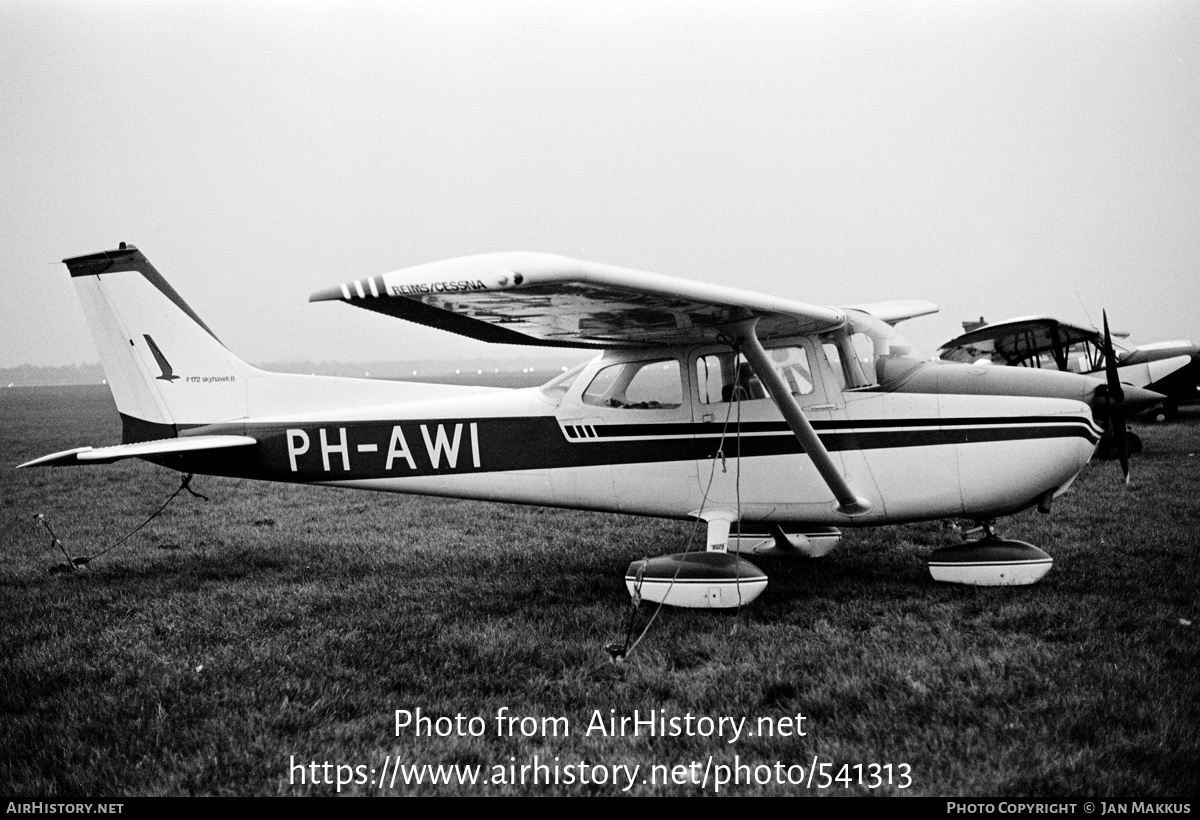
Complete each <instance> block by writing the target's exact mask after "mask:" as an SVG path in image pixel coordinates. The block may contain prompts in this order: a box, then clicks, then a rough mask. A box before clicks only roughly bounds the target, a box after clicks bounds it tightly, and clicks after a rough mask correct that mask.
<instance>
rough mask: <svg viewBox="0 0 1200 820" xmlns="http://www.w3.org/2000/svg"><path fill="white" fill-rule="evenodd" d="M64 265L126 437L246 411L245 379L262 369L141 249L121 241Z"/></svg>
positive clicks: (143, 437) (159, 434) (149, 436)
mask: <svg viewBox="0 0 1200 820" xmlns="http://www.w3.org/2000/svg"><path fill="white" fill-rule="evenodd" d="M63 263H64V264H66V266H67V269H68V270H69V271H70V272H71V278H72V281H73V282H74V283H75V287H76V291H77V292H78V294H79V300H80V302H81V303H82V305H83V310H84V313H85V314H86V316H87V321H88V326H89V327H90V328H91V331H92V336H93V338H94V339H95V341H96V347H97V349H98V350H99V353H100V360H101V364H102V365H103V366H104V373H105V376H106V377H107V380H108V385H109V389H110V390H111V391H112V395H113V399H114V400H115V401H116V404H117V411H118V412H119V413H120V414H121V421H122V425H123V433H122V441H123V442H125V443H130V442H139V441H150V440H155V439H164V438H173V437H175V436H177V435H178V434H179V430H180V428H186V427H193V426H198V425H202V424H214V423H218V422H227V421H234V420H237V419H242V418H245V417H246V416H247V409H248V408H247V393H248V387H247V383H248V379H250V378H251V377H253V376H255V375H258V374H260V373H261V371H259V370H258V369H257V368H254V367H251V366H250V365H248V364H246V363H245V362H243V361H242V360H241V359H239V358H238V357H236V356H234V355H233V354H232V353H231V352H230V351H229V350H228V349H227V348H226V347H225V345H223V344H221V342H220V340H218V339H217V337H216V335H215V334H214V333H213V332H212V331H211V330H210V329H209V328H208V326H207V325H206V324H204V322H203V321H202V320H201V319H200V317H199V316H197V315H196V313H195V311H193V310H192V309H191V308H190V307H188V305H187V303H186V302H184V301H183V299H182V297H180V296H179V294H178V293H176V292H175V290H174V288H172V287H171V286H170V285H169V284H167V282H166V280H165V279H163V278H162V276H161V275H160V274H159V272H158V271H157V270H155V269H154V266H153V265H151V264H150V262H149V260H148V259H146V257H145V256H144V255H143V254H142V252H141V251H139V250H138V249H137V248H135V247H134V246H132V245H126V244H125V243H124V242H122V243H121V246H120V247H119V248H117V249H115V250H109V251H101V252H100V253H94V254H89V255H87V256H76V257H72V258H70V259H64V260H63Z"/></svg>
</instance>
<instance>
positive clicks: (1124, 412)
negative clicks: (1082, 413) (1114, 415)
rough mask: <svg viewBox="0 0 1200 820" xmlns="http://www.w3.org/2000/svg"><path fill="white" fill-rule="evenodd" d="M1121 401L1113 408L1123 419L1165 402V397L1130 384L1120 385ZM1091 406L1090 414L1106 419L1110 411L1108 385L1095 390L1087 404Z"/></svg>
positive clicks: (1111, 408) (1102, 385)
mask: <svg viewBox="0 0 1200 820" xmlns="http://www.w3.org/2000/svg"><path fill="white" fill-rule="evenodd" d="M1121 395H1122V400H1121V401H1120V403H1119V405H1118V406H1117V407H1116V408H1115V409H1117V410H1118V411H1119V413H1120V415H1121V416H1122V417H1124V418H1129V417H1131V416H1135V415H1137V414H1138V413H1140V412H1142V411H1143V410H1149V409H1150V408H1151V407H1154V406H1155V405H1158V404H1161V403H1162V402H1164V401H1166V398H1167V397H1166V396H1164V395H1163V394H1162V393H1155V392H1154V391H1153V390H1147V389H1146V388H1144V387H1134V386H1133V385H1131V384H1122V385H1121ZM1088 404H1090V405H1091V406H1092V412H1093V413H1095V415H1096V417H1097V419H1099V418H1101V417H1103V418H1107V417H1108V416H1109V415H1110V413H1111V412H1112V410H1113V409H1114V408H1113V407H1112V402H1110V401H1109V396H1108V385H1106V384H1101V385H1100V386H1098V387H1097V388H1096V391H1095V393H1093V395H1092V400H1091V401H1089V402H1088Z"/></svg>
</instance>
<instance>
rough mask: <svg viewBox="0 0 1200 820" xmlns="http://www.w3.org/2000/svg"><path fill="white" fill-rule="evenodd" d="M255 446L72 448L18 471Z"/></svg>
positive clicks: (175, 441)
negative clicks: (30, 468)
mask: <svg viewBox="0 0 1200 820" xmlns="http://www.w3.org/2000/svg"><path fill="white" fill-rule="evenodd" d="M252 444H258V440H257V439H254V438H251V437H250V436H189V437H185V438H167V439H160V440H158V441H139V442H136V443H134V444H117V445H114V446H112V447H76V448H74V449H72V450H63V451H62V452H58V453H51V454H50V455H48V456H42V457H41V458H35V459H34V460H33V461H27V462H25V463H24V464H19V465H17V469H18V470H19V469H21V468H22V467H66V466H77V465H80V464H112V463H113V462H114V461H120V460H121V459H125V458H143V457H145V456H162V455H173V454H176V453H195V452H201V451H205V450H225V449H229V448H231V447H249V446H250V445H252Z"/></svg>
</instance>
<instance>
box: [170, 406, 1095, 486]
mask: <svg viewBox="0 0 1200 820" xmlns="http://www.w3.org/2000/svg"><path fill="white" fill-rule="evenodd" d="M813 426H814V427H816V428H817V432H818V435H819V437H820V439H821V442H822V443H823V444H824V445H825V447H826V448H827V449H828V450H830V451H834V452H836V451H842V450H877V449H891V448H908V447H932V446H944V445H950V444H977V443H984V442H997V441H1022V440H1036V439H1052V438H1075V437H1078V438H1083V439H1085V440H1087V441H1088V442H1089V443H1090V444H1093V445H1094V444H1095V443H1096V442H1097V441H1098V440H1099V433H1098V431H1097V429H1096V428H1095V427H1094V426H1093V425H1092V424H1091V423H1090V422H1089V421H1087V420H1084V419H1082V418H1079V417H1071V416H1043V417H1022V416H1018V417H1009V418H965V419H909V420H904V421H897V420H888V421H883V420H869V421H853V422H848V421H824V422H815V423H814V425H813ZM585 427H586V430H585V429H584V428H585ZM571 428H574V429H571ZM723 428H724V435H722V429H723ZM189 432H194V433H205V434H216V433H236V434H239V435H249V436H253V437H254V438H256V439H258V442H259V443H258V446H256V447H253V448H246V450H245V451H238V452H236V453H221V454H204V453H200V454H195V455H188V456H180V457H179V459H178V460H172V461H171V462H170V464H169V466H173V467H176V468H177V469H190V470H193V471H195V472H202V473H216V474H222V475H238V476H245V477H254V478H271V479H278V480H285V481H300V482H307V481H337V480H356V479H372V478H404V477H415V476H431V475H454V474H459V473H478V472H504V471H513V470H549V469H560V468H568V467H588V466H597V465H605V464H648V463H656V462H673V461H687V460H705V459H711V458H714V457H715V456H716V455H717V453H718V451H719V452H720V453H721V454H722V455H724V456H725V457H729V458H733V457H737V456H741V457H747V458H752V457H756V456H774V455H787V454H799V453H801V452H803V450H802V448H801V447H800V443H799V442H798V441H797V440H796V437H795V436H794V435H793V434H792V431H791V430H790V429H789V428H788V427H787V425H786V423H784V422H782V421H780V422H747V423H743V424H742V425H741V429H740V435H739V430H738V429H737V426H736V425H730V426H729V427H728V428H725V427H724V425H721V424H715V423H692V422H678V423H672V424H661V423H654V424H588V425H580V424H575V425H566V427H565V428H564V426H561V425H560V424H559V422H558V421H557V420H556V419H555V418H553V417H551V416H533V417H518V418H475V419H472V418H462V419H431V420H421V419H415V420H411V421H410V420H399V421H353V422H350V421H348V422H337V421H329V422H325V423H323V424H312V423H308V422H306V423H298V424H294V425H287V424H255V423H249V424H245V425H225V424H222V425H211V426H207V427H203V428H196V429H195V430H191V431H189ZM160 463H167V462H160ZM181 464H182V465H183V466H180V465H181Z"/></svg>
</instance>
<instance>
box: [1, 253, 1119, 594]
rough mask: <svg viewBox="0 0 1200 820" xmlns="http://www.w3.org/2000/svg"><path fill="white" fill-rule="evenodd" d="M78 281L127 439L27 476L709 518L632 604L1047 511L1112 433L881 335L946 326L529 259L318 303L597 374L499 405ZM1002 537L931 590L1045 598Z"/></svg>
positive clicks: (1071, 404)
mask: <svg viewBox="0 0 1200 820" xmlns="http://www.w3.org/2000/svg"><path fill="white" fill-rule="evenodd" d="M65 262H66V265H67V267H68V269H69V271H70V274H71V276H72V278H73V281H74V283H75V285H76V288H77V290H78V293H79V296H80V299H81V301H82V303H83V306H84V310H85V313H86V315H87V319H88V322H89V324H90V326H91V329H92V332H93V334H94V336H95V339H96V343H97V346H98V347H99V350H100V355H101V359H102V362H103V365H104V368H105V372H106V374H107V376H108V384H109V386H110V387H111V389H112V393H113V397H114V399H115V401H116V405H117V409H118V410H119V412H120V414H121V419H122V422H123V440H122V443H121V444H118V445H114V446H107V447H96V448H92V447H80V448H77V449H73V450H68V451H65V452H62V453H55V454H53V455H49V456H45V457H43V458H40V459H37V460H35V461H32V462H29V463H28V464H25V465H22V466H33V465H67V464H102V463H109V462H113V461H116V460H118V459H123V458H135V457H136V458H142V459H145V460H148V461H151V462H154V463H156V464H160V465H163V466H166V467H170V468H172V469H176V470H179V471H182V472H189V473H198V474H210V475H224V476H238V477H245V478H256V479H265V480H271V481H286V482H295V483H301V484H327V485H334V486H339V487H353V488H360V489H371V490H385V491H391V492H400V493H417V494H427V495H436V496H447V497H457V498H471V499H485V500H492V501H504V502H514V503H521V504H538V505H546V506H552V507H564V508H577V509H588V510H599V511H609V512H618V513H628V514H637V515H646V516H660V517H664V518H672V519H693V520H696V519H698V520H700V521H703V522H704V523H705V524H706V526H707V547H708V549H707V551H706V552H702V553H683V554H679V555H674V556H666V557H663V558H658V559H655V560H652V561H649V562H634V564H633V565H631V567H630V572H629V575H628V577H627V582H628V583H629V584H630V585H631V587H632V586H637V587H638V588H639V592H640V594H641V596H642V597H644V598H647V599H651V600H665V601H666V602H667V603H671V604H677V605H683V606H713V607H727V606H736V605H739V604H744V603H748V602H749V601H750V600H752V599H753V597H755V596H756V595H757V594H758V593H759V592H760V591H761V589H762V588H763V586H765V583H766V578H765V576H764V575H763V573H762V572H761V571H760V570H758V569H757V568H756V567H754V566H753V565H752V564H750V563H749V562H748V561H746V560H745V559H743V558H741V557H740V556H739V555H738V554H737V553H739V552H742V551H767V552H770V553H772V554H796V555H803V554H807V555H819V554H823V553H824V552H827V551H828V550H829V549H831V548H832V547H833V546H834V545H836V543H837V541H838V539H839V531H838V529H837V528H838V527H844V526H852V527H858V526H875V525H885V524H895V523H901V522H912V521H920V520H929V519H944V518H966V519H973V520H976V521H979V522H981V523H982V522H990V521H991V520H992V519H994V518H996V517H998V516H1003V515H1008V514H1012V513H1015V512H1018V511H1021V510H1024V509H1027V508H1029V507H1033V506H1040V507H1041V508H1042V509H1048V508H1049V505H1050V502H1051V500H1052V499H1053V498H1055V497H1056V496H1058V495H1059V494H1061V493H1062V492H1064V491H1065V490H1066V489H1067V487H1068V486H1069V485H1070V484H1071V482H1072V481H1073V480H1074V479H1075V477H1076V475H1078V473H1079V471H1080V470H1081V469H1082V468H1083V467H1084V465H1085V464H1086V463H1087V462H1088V460H1089V458H1090V457H1091V455H1092V452H1093V450H1094V449H1095V446H1096V443H1097V441H1098V440H1099V437H1100V432H1101V431H1100V428H1099V426H1098V425H1097V424H1096V422H1095V420H1094V418H1093V406H1094V401H1093V400H1094V398H1095V396H1096V395H1097V393H1098V390H1099V389H1100V388H1102V387H1103V384H1102V382H1100V381H1098V380H1095V379H1089V378H1086V377H1083V376H1071V375H1069V374H1058V376H1059V378H1057V379H1050V380H1049V381H1047V378H1048V377H1049V374H1045V373H1034V374H1031V376H1032V377H1033V378H1034V379H1036V380H1037V384H1036V385H1033V386H1031V385H1028V384H1025V383H1024V381H1022V380H1021V378H1020V377H1019V376H1018V375H1017V374H1015V373H1013V372H1012V371H1010V372H1008V373H1004V372H1003V369H1001V368H996V369H992V368H986V369H984V368H970V367H965V366H963V367H956V366H951V365H940V364H936V363H932V362H927V361H922V360H919V359H918V358H915V357H914V356H912V355H911V349H910V348H909V346H908V345H907V344H906V343H905V342H903V340H902V339H901V338H900V336H899V335H898V334H897V333H896V332H895V330H894V328H893V327H892V324H894V323H895V322H897V321H899V320H901V319H905V318H909V317H912V316H918V315H922V314H925V313H930V312H932V311H934V310H936V306H934V305H932V304H930V303H928V302H918V301H903V302H891V303H881V304H875V305H863V306H860V307H854V308H833V307H821V306H817V305H811V304H806V303H804V302H798V301H793V300H790V299H783V298H779V297H775V296H769V295H765V294H762V293H756V292H752V291H747V290H741V289H736V288H729V287H722V286H718V285H711V284H702V283H697V282H692V281H686V280H681V279H675V278H671V277H667V276H662V275H659V274H651V273H644V272H640V271H635V270H629V269H624V268H618V267H613V266H610V265H603V264H598V263H594V262H583V261H577V260H573V259H568V258H564V257H559V256H552V255H548V254H536V253H501V254H488V255H481V256H473V257H463V258H459V259H450V260H446V261H442V262H436V263H432V264H427V265H420V266H417V267H413V268H408V269H405V270H400V271H396V272H393V273H387V274H383V275H379V276H372V277H370V278H366V279H360V280H357V281H354V282H350V283H347V284H343V285H338V286H335V287H332V288H329V289H327V290H323V291H320V292H318V293H315V294H313V296H312V301H326V300H335V301H344V302H348V303H350V304H352V305H356V306H360V307H364V308H368V309H370V310H374V311H378V312H381V313H385V314H389V315H392V316H396V317H399V318H402V319H407V320H409V321H413V322H418V323H421V324H424V325H429V326H433V327H438V328H442V329H444V330H447V331H450V332H453V333H458V334H462V335H465V336H469V337H472V338H475V339H479V340H483V341H492V342H505V343H518V344H532V345H551V346H574V347H592V348H597V349H599V350H600V351H602V352H600V353H599V354H598V355H597V356H595V358H593V359H592V360H591V361H589V362H586V363H585V364H582V365H580V366H578V367H576V368H575V369H573V370H570V371H568V372H566V373H563V374H562V375H560V376H559V377H557V378H555V379H553V380H552V381H550V382H549V383H547V384H545V385H543V386H542V387H540V388H528V389H516V390H497V389H486V388H470V387H456V386H448V385H432V384H415V383H406V382H393V381H377V380H367V379H347V378H336V377H321V376H302V375H293V374H280V373H269V372H265V371H263V370H260V369H258V368H255V367H252V366H250V365H248V364H246V363H245V362H243V361H241V360H240V359H239V358H237V357H236V356H234V355H233V354H232V353H231V352H230V351H229V350H227V349H226V348H225V346H224V345H223V344H221V342H220V341H218V339H217V337H216V336H215V334H214V333H213V332H212V331H211V330H210V329H209V328H208V326H207V325H205V324H204V322H203V321H201V320H200V318H199V317H198V316H197V315H196V314H195V312H194V311H192V309H191V308H189V307H188V305H187V304H186V303H185V302H184V300H183V299H182V298H181V297H180V296H179V294H177V293H176V292H175V290H174V289H173V288H172V287H171V286H170V285H169V284H167V282H166V281H165V280H164V279H163V278H162V276H160V275H159V273H158V271H156V270H155V269H154V267H153V266H152V265H151V264H150V262H149V261H148V260H147V259H146V257H145V256H144V255H143V254H142V253H141V252H140V251H138V250H137V249H136V248H134V247H132V246H127V245H124V244H122V245H121V247H119V248H117V249H115V250H110V251H104V252H101V253H96V254H91V255H87V256H79V257H75V258H71V259H67V260H65ZM982 370H987V371H988V372H979V371H982ZM1048 396H1054V397H1048ZM731 531H732V534H731ZM988 533H989V535H988V537H986V538H984V539H982V540H980V541H974V542H968V543H967V544H964V545H963V546H961V547H953V548H949V549H948V550H939V551H937V552H935V554H934V557H933V559H932V560H931V561H930V568H931V571H932V572H933V574H934V577H936V578H939V579H941V580H950V581H959V582H965V583H982V584H1010V583H1031V582H1033V581H1035V580H1037V578H1040V577H1041V575H1042V574H1044V573H1045V571H1046V570H1047V569H1048V568H1049V566H1050V558H1049V556H1047V555H1046V554H1045V553H1043V552H1041V551H1040V550H1038V549H1036V548H1035V547H1032V546H1030V545H1027V544H1022V543H1021V542H1015V541H1002V540H999V539H997V538H995V537H994V536H992V535H991V534H990V528H989V529H988ZM939 553H941V555H939Z"/></svg>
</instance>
